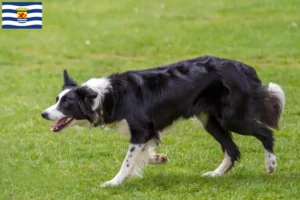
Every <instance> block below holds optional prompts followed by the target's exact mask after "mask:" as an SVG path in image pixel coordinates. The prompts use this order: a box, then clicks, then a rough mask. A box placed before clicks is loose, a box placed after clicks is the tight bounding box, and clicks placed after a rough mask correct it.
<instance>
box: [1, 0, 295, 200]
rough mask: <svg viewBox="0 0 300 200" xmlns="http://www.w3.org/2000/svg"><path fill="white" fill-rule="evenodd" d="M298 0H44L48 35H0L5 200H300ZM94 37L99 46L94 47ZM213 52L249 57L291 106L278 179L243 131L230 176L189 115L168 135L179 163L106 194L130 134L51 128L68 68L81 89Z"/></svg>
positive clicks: (281, 138)
mask: <svg viewBox="0 0 300 200" xmlns="http://www.w3.org/2000/svg"><path fill="white" fill-rule="evenodd" d="M298 5H299V2H298V1H297V0H286V1H284V2H283V1H282V0H265V1H261V0H244V1H238V0H216V1H211V0H201V1H189V2H186V1H180V0H175V1H174V0H172V1H171V0H162V1H137V0H128V1H125V0H120V1H91V0H85V1H75V0H66V1H61V0H51V1H44V2H43V29H42V30H1V31H0V44H1V48H0V75H1V78H0V94H1V97H0V99H1V103H0V111H1V112H0V127H1V129H0V199H297V198H298V196H299V189H300V167H299V166H300V161H299V152H298V150H299V140H300V133H299V128H300V125H299V119H300V105H299V104H298V101H299V97H298V93H299V88H300V81H299V77H300V48H299V45H300V37H299V34H300V21H299V19H300V14H299V9H298V8H299V6H298ZM87 40H89V41H90V44H89V45H87V44H86V42H87ZM203 54H212V55H215V56H219V57H227V58H232V59H237V60H241V61H243V62H245V63H247V64H249V65H252V66H254V67H255V69H256V70H257V73H258V74H259V76H260V78H261V79H262V81H263V82H264V83H265V84H267V83H268V82H271V81H272V82H276V83H278V84H280V85H282V87H283V89H284V90H285V92H286V98H287V105H286V110H285V113H284V116H283V120H282V122H281V130H280V131H279V132H277V133H276V146H275V151H276V153H277V156H278V168H277V171H276V172H275V173H274V174H271V175H268V174H266V172H265V169H264V161H263V148H262V145H261V144H260V143H259V141H258V140H256V139H254V138H251V137H241V136H238V135H235V136H234V137H235V141H236V143H237V144H238V146H239V147H240V150H241V152H242V160H241V162H239V163H236V167H235V168H234V169H233V171H231V172H230V173H229V174H227V175H226V176H224V177H220V178H203V177H201V174H202V173H204V172H206V171H211V170H213V169H214V168H216V167H217V166H218V165H219V164H220V162H221V160H222V153H221V150H220V148H219V146H218V144H217V143H216V142H215V141H214V140H213V139H212V138H211V136H209V135H208V134H207V133H205V131H204V130H203V129H202V128H201V127H200V126H198V125H196V124H194V123H193V122H191V121H190V120H188V121H184V122H180V123H179V124H177V125H176V126H175V128H173V129H171V130H169V131H168V132H169V134H167V135H165V136H163V140H162V145H161V146H160V147H159V149H158V151H159V152H161V153H165V154H167V155H168V157H169V159H170V163H169V164H167V165H163V166H147V167H146V169H145V171H144V178H143V179H140V178H133V179H130V180H129V181H128V182H127V183H126V184H122V185H121V186H119V187H116V188H104V189H103V188H100V187H99V185H100V183H102V182H104V181H107V180H109V179H111V178H112V177H113V176H114V175H115V174H116V173H117V172H118V170H119V167H120V165H121V162H122V160H123V158H124V156H125V154H126V151H127V146H128V139H127V138H125V137H122V136H120V135H118V134H115V133H113V132H107V131H103V130H102V129H100V128H98V129H92V130H81V129H76V128H72V129H68V130H66V131H65V132H63V133H60V134H53V133H51V132H50V131H49V126H50V124H49V122H47V121H45V120H43V119H42V118H41V117H40V112H41V111H42V110H44V109H45V108H46V107H48V106H49V105H51V104H52V103H53V102H54V101H55V96H56V95H57V93H58V92H59V91H60V88H61V85H62V70H63V69H65V68H66V69H68V70H69V73H70V74H71V75H72V76H73V77H75V78H76V79H77V80H78V82H84V81H86V80H87V79H89V78H91V77H95V76H96V77H101V76H105V75H108V74H110V73H112V72H116V71H126V70H130V69H144V68H149V67H154V66H156V65H160V64H167V63H171V62H175V61H178V60H181V59H186V58H191V57H195V56H199V55H203Z"/></svg>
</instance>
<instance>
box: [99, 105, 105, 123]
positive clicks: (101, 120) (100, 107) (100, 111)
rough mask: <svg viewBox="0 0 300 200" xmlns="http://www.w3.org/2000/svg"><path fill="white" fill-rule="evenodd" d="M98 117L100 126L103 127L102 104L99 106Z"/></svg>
mask: <svg viewBox="0 0 300 200" xmlns="http://www.w3.org/2000/svg"><path fill="white" fill-rule="evenodd" d="M99 117H100V123H99V125H100V127H101V128H105V126H106V124H105V123H104V117H103V105H100V106H99Z"/></svg>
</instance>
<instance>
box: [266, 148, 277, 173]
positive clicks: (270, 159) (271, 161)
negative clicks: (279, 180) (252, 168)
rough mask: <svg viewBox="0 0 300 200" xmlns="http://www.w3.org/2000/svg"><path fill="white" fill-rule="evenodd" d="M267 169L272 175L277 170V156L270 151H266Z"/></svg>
mask: <svg viewBox="0 0 300 200" xmlns="http://www.w3.org/2000/svg"><path fill="white" fill-rule="evenodd" d="M265 167H266V170H267V172H268V173H272V172H274V171H275V169H276V156H275V154H274V153H271V152H269V151H268V150H265Z"/></svg>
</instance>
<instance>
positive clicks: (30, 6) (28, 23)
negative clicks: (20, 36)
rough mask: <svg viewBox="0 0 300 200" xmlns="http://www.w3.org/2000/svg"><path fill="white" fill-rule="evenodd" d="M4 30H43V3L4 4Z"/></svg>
mask: <svg viewBox="0 0 300 200" xmlns="http://www.w3.org/2000/svg"><path fill="white" fill-rule="evenodd" d="M2 28H3V29H15V28H23V29H27V28H30V29H32V28H36V29H41V28H42V2H2Z"/></svg>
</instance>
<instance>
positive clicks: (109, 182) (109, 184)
mask: <svg viewBox="0 0 300 200" xmlns="http://www.w3.org/2000/svg"><path fill="white" fill-rule="evenodd" d="M120 184H121V182H118V181H115V180H110V181H106V182H104V183H102V184H101V185H100V187H102V188H103V187H115V186H117V185H120Z"/></svg>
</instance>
